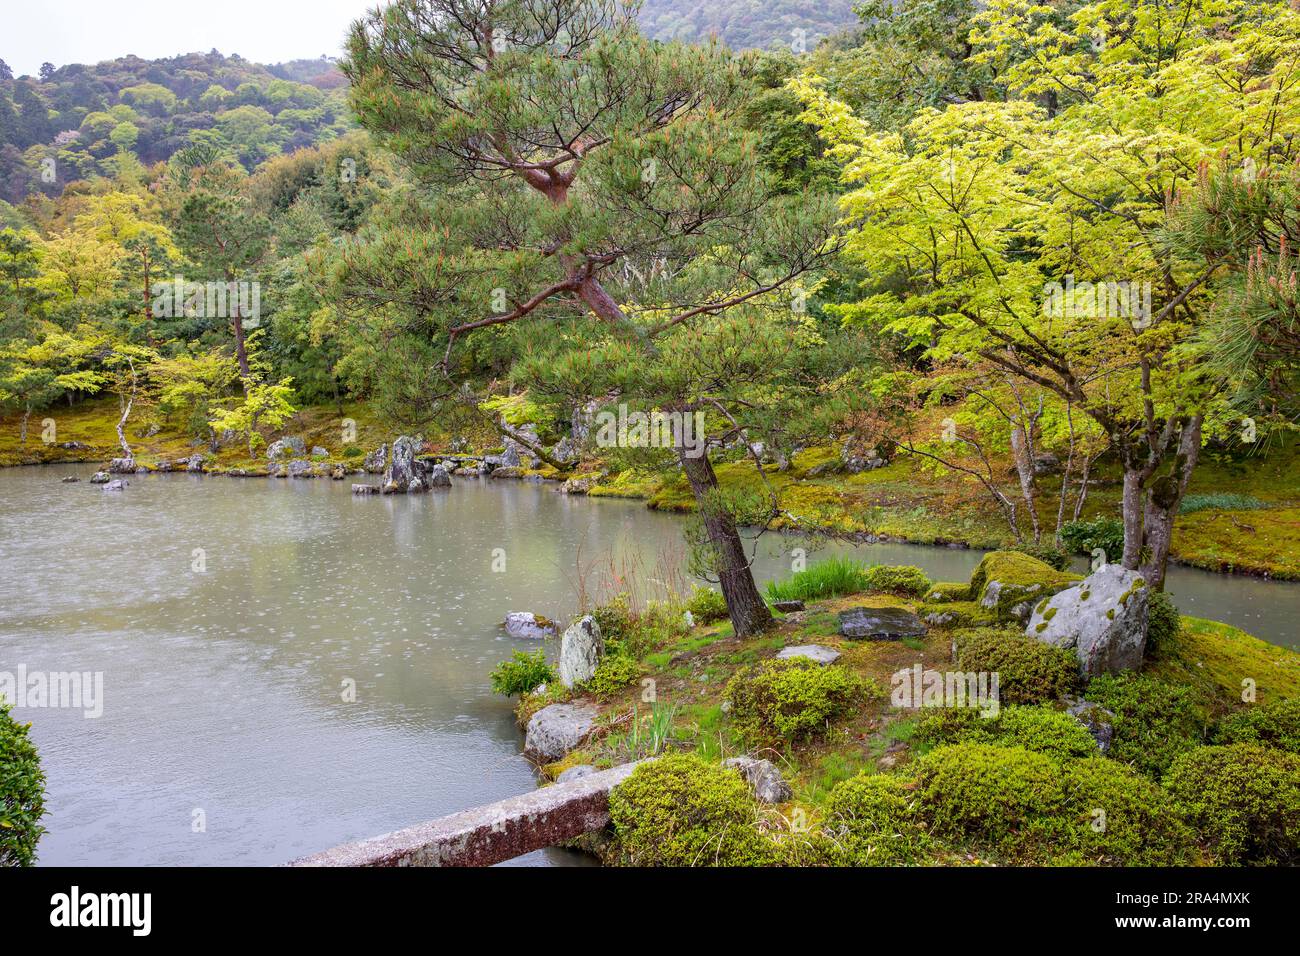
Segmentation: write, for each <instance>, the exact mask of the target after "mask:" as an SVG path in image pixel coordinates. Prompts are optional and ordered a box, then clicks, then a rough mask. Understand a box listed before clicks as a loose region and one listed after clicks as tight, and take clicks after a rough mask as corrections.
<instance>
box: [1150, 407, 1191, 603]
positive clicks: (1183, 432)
mask: <svg viewBox="0 0 1300 956" xmlns="http://www.w3.org/2000/svg"><path fill="white" fill-rule="evenodd" d="M1200 453H1201V416H1199V415H1194V416H1192V417H1191V418H1189V419H1187V420H1185V421H1184V422H1183V424H1182V427H1181V429H1180V433H1179V436H1178V454H1177V455H1176V456H1175V457H1174V464H1173V467H1172V468H1171V469H1170V472H1169V474H1167V475H1160V476H1159V477H1158V478H1156V479H1155V480H1154V481H1153V482H1151V488H1150V490H1149V491H1148V492H1147V500H1146V507H1145V509H1144V510H1143V516H1142V537H1143V539H1144V541H1143V543H1144V544H1145V545H1146V547H1147V549H1148V551H1149V553H1148V556H1147V559H1146V561H1145V562H1143V563H1142V566H1141V568H1140V569H1139V571H1140V572H1141V574H1142V578H1143V580H1144V581H1145V582H1146V583H1147V585H1148V586H1150V587H1153V588H1155V589H1156V590H1163V589H1164V586H1165V567H1166V565H1167V564H1168V562H1169V545H1170V544H1171V542H1172V540H1173V535H1174V519H1175V518H1177V517H1178V506H1179V505H1180V504H1182V501H1183V495H1185V494H1186V493H1187V486H1188V484H1190V482H1191V480H1192V471H1193V470H1194V469H1195V468H1196V461H1197V459H1198V458H1199V457H1200Z"/></svg>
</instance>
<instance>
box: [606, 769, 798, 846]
mask: <svg viewBox="0 0 1300 956" xmlns="http://www.w3.org/2000/svg"><path fill="white" fill-rule="evenodd" d="M609 816H610V822H611V823H612V824H613V827H614V835H615V844H614V855H615V858H616V859H617V861H618V862H619V863H621V864H623V865H627V866H765V865H770V864H773V863H775V862H776V861H777V857H776V851H775V849H774V847H773V846H772V844H771V842H770V841H769V840H767V839H766V838H765V837H763V835H762V834H761V833H759V832H758V829H757V827H756V825H755V821H756V817H757V804H756V803H755V801H754V797H753V794H752V793H751V792H750V789H749V784H747V783H746V782H745V780H744V778H743V777H741V776H740V775H739V774H737V773H735V772H734V771H731V770H728V769H726V768H725V767H722V766H720V765H718V764H712V763H706V762H705V761H703V760H701V759H700V758H699V757H697V756H695V755H694V754H669V755H667V756H664V757H660V758H659V759H658V760H656V761H654V762H652V763H645V764H642V765H640V766H639V767H637V768H636V769H635V770H633V771H632V774H631V776H629V777H628V778H627V779H626V780H625V781H623V782H622V783H621V784H619V785H618V786H617V787H615V788H614V789H613V791H612V792H611V793H610V795H609Z"/></svg>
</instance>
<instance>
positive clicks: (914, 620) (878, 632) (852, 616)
mask: <svg viewBox="0 0 1300 956" xmlns="http://www.w3.org/2000/svg"><path fill="white" fill-rule="evenodd" d="M928 631H929V628H927V627H926V626H925V622H924V621H922V620H921V619H920V618H919V617H917V616H916V615H915V614H913V613H912V612H911V611H908V610H905V609H904V608H901V607H855V608H850V609H849V610H847V611H841V612H840V633H841V634H843V635H844V636H845V637H847V638H848V639H849V640H852V641H901V640H902V639H903V638H905V637H924V636H925V634H926V633H927V632H928Z"/></svg>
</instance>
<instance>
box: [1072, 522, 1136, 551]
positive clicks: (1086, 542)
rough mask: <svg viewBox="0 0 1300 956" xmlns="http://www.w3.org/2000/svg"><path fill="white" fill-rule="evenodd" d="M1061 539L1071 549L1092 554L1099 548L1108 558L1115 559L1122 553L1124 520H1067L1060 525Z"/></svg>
mask: <svg viewBox="0 0 1300 956" xmlns="http://www.w3.org/2000/svg"><path fill="white" fill-rule="evenodd" d="M1061 540H1062V541H1063V542H1064V543H1065V546H1066V547H1067V548H1069V549H1070V550H1071V551H1074V552H1077V553H1080V554H1092V552H1093V550H1094V549H1096V548H1101V549H1102V550H1103V551H1105V552H1106V556H1107V557H1108V558H1111V559H1115V558H1118V557H1119V556H1120V555H1121V554H1123V553H1124V522H1123V521H1121V520H1120V519H1119V518H1104V517H1098V518H1093V519H1092V520H1091V521H1067V522H1066V523H1065V524H1064V525H1062V526H1061Z"/></svg>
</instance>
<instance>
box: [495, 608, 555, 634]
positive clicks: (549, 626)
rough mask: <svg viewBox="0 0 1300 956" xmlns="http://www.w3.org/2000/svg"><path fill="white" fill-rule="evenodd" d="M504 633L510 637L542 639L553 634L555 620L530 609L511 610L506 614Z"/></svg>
mask: <svg viewBox="0 0 1300 956" xmlns="http://www.w3.org/2000/svg"><path fill="white" fill-rule="evenodd" d="M505 624H506V633H507V634H509V635H510V636H511V637H519V638H531V639H533V640H539V641H540V640H543V639H544V638H548V637H554V636H555V622H554V621H552V620H550V619H549V618H545V617H542V616H541V615H540V614H534V613H533V612H532V611H511V612H510V613H509V614H507V615H506V622H505Z"/></svg>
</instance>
